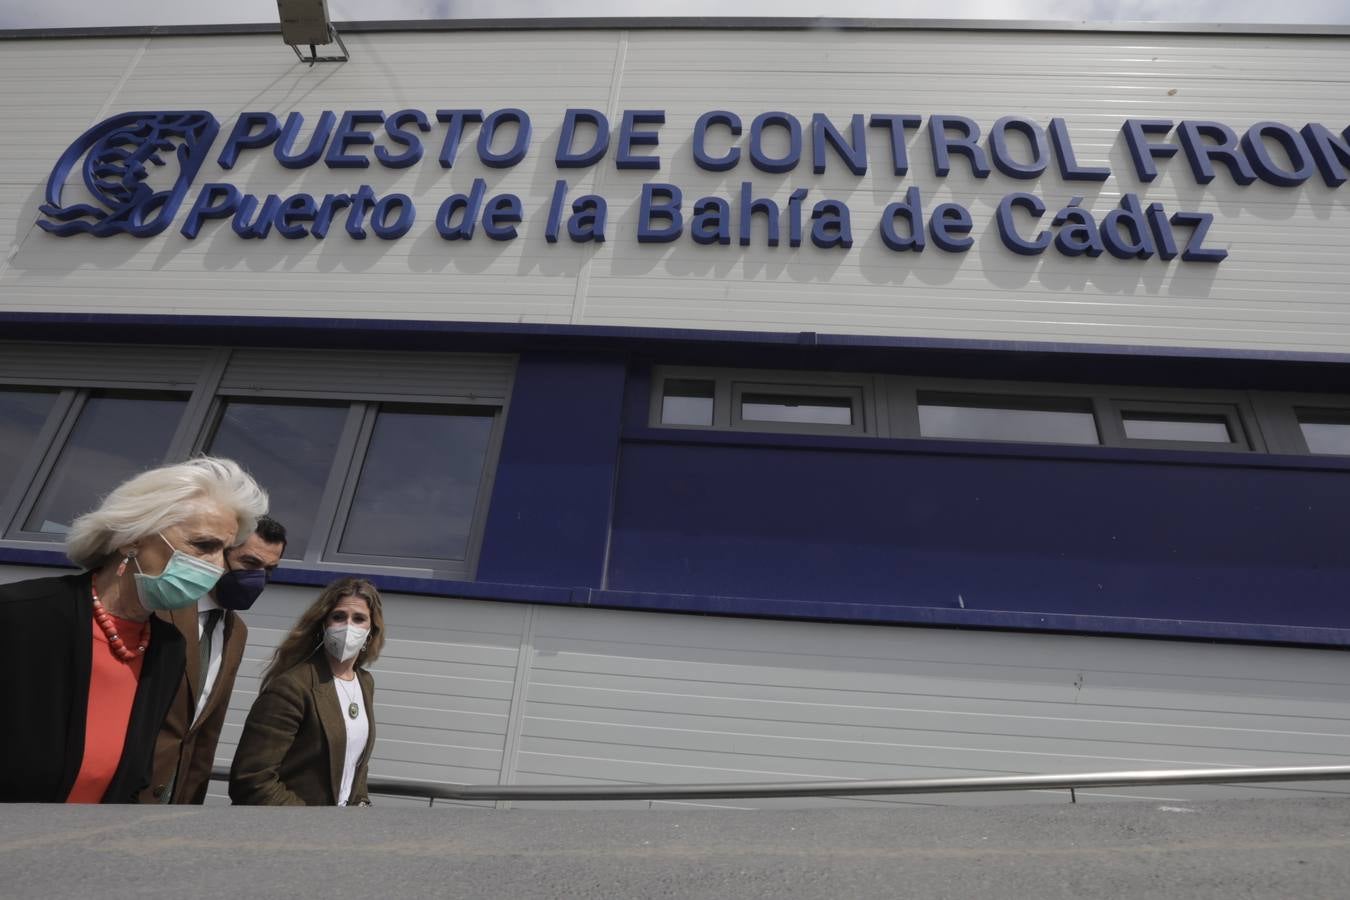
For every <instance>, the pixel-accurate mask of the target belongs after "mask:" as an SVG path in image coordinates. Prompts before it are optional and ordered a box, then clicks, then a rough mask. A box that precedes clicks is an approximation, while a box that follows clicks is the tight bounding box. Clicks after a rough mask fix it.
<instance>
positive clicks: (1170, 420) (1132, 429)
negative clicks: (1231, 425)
mask: <svg viewBox="0 0 1350 900" xmlns="http://www.w3.org/2000/svg"><path fill="white" fill-rule="evenodd" d="M1121 418H1122V419H1123V421H1124V423H1125V436H1126V437H1127V438H1129V439H1130V440H1132V441H1187V442H1189V441H1194V442H1197V443H1206V444H1231V443H1232V442H1233V434H1232V432H1230V431H1229V430H1228V420H1227V419H1225V418H1224V417H1223V416H1186V415H1177V414H1172V415H1169V414H1166V413H1158V414H1152V415H1151V414H1148V413H1138V412H1131V413H1125V414H1124V415H1123V416H1122V417H1121Z"/></svg>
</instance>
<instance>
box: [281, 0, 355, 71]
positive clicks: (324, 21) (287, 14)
mask: <svg viewBox="0 0 1350 900" xmlns="http://www.w3.org/2000/svg"><path fill="white" fill-rule="evenodd" d="M277 13H278V15H280V17H281V39H282V40H283V41H285V42H286V43H287V44H289V45H290V48H291V49H292V50H294V51H295V55H296V56H297V57H299V58H300V61H301V62H307V63H309V64H310V65H311V66H312V65H314V64H315V63H316V62H346V61H347V58H348V57H347V45H346V44H344V43H342V37H341V36H340V35H339V34H338V33H337V29H336V28H334V27H333V23H332V21H331V20H330V19H329V18H328V0H277ZM332 43H336V44H337V45H338V48H339V49H340V50H341V51H342V55H341V56H337V55H328V56H320V55H319V52H318V48H319V47H323V46H327V45H329V44H332ZM301 46H307V47H309V54H308V55H306V54H305V53H303V52H301V50H300V47H301Z"/></svg>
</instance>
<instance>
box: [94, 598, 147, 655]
mask: <svg viewBox="0 0 1350 900" xmlns="http://www.w3.org/2000/svg"><path fill="white" fill-rule="evenodd" d="M89 590H90V592H91V593H93V595H94V621H95V622H97V623H98V627H99V628H102V629H103V633H104V634H105V635H107V637H108V646H109V647H110V648H111V649H112V652H113V656H115V657H117V658H118V659H120V660H121V661H122V662H125V663H129V662H132V661H133V660H135V659H136V657H138V656H143V655H145V648H146V647H148V646H150V623H149V622H146V623H145V627H144V628H143V629H142V630H141V634H140V646H138V647H137V648H136V649H135V650H131V649H129V648H128V647H127V645H126V643H125V642H123V640H122V636H121V635H120V634H118V633H117V626H116V625H114V624H113V618H112V616H111V615H110V614H109V613H108V611H107V610H106V609H104V608H103V604H102V603H101V602H100V601H99V599H98V588H96V587H94V586H93V585H92V584H91V585H89Z"/></svg>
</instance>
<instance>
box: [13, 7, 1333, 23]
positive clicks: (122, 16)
mask: <svg viewBox="0 0 1350 900" xmlns="http://www.w3.org/2000/svg"><path fill="white" fill-rule="evenodd" d="M328 8H329V12H330V15H331V18H332V19H333V21H334V22H337V23H339V24H340V23H341V22H342V21H344V20H347V21H353V20H358V21H372V20H385V19H407V20H418V19H458V18H463V19H493V18H558V17H564V18H566V17H581V18H591V17H600V18H605V17H624V18H632V17H639V16H677V17H678V16H691V17H705V16H772V17H778V18H789V17H800V16H808V17H809V16H821V15H828V16H831V17H843V18H867V19H987V20H988V19H992V20H1004V21H1007V20H1012V21H1019V20H1035V21H1059V22H1080V23H1081V22H1117V23H1119V22H1170V23H1188V24H1197V23H1198V24H1217V23H1222V24H1241V23H1247V24H1280V25H1350V2H1347V0H1280V2H1272V0H1114V2H1112V0H911V2H899V0H890V2H883V0H828V2H826V0H328ZM276 21H277V4H276V0H229V2H226V3H222V2H220V0H115V2H112V3H92V2H90V0H0V28H69V27H94V26H115V25H202V24H226V23H252V22H267V23H271V22H276Z"/></svg>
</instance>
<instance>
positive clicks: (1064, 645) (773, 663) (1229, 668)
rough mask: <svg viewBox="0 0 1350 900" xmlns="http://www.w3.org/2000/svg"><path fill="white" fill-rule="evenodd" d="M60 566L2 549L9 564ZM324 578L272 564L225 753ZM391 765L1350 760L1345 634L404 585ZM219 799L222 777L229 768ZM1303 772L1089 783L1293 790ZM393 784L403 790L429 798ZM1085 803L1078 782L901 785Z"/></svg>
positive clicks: (705, 777) (394, 625)
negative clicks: (1016, 626) (1161, 629)
mask: <svg viewBox="0 0 1350 900" xmlns="http://www.w3.org/2000/svg"><path fill="white" fill-rule="evenodd" d="M50 573H51V570H34V569H29V570H24V569H20V568H15V567H9V568H4V569H0V581H11V580H17V579H18V578H21V577H33V576H37V575H45V574H50ZM314 596H315V592H313V591H310V590H304V589H299V588H293V587H284V586H273V587H271V588H269V589H268V591H267V593H266V594H265V595H264V597H263V599H262V600H261V601H260V602H259V604H258V607H257V608H256V609H255V610H254V611H252V612H250V613H249V614H248V622H249V626H250V636H251V642H250V645H249V649H248V652H247V654H246V660H247V661H246V662H245V665H244V669H243V671H242V672H241V675H240V678H239V681H238V683H237V685H236V690H235V695H234V699H233V702H232V704H231V706H232V709H231V713H230V717H229V722H228V724H227V726H226V729H225V732H224V736H223V738H222V744H221V747H220V752H219V761H220V762H221V763H222V764H228V762H229V760H230V758H231V756H232V753H233V748H234V744H235V742H236V741H237V740H238V734H239V729H240V727H241V726H242V723H243V719H244V716H245V715H246V713H247V710H248V707H249V705H250V703H251V702H252V700H253V697H254V694H255V692H256V689H257V675H258V673H259V672H260V671H261V668H262V666H263V664H264V663H265V660H266V658H267V657H268V656H269V655H270V651H271V648H272V647H273V646H274V645H275V643H276V642H277V641H278V640H279V639H280V637H281V635H282V633H283V632H284V630H285V629H286V628H288V627H289V626H290V624H291V623H292V622H293V621H294V620H295V618H296V617H297V616H298V615H299V613H300V611H301V610H302V609H303V607H304V606H305V605H306V604H307V603H308V602H309V601H310V600H311V599H312V598H313V597H314ZM386 602H387V606H386V610H387V612H386V616H387V624H388V627H389V637H390V640H389V643H388V645H387V647H386V650H385V653H384V656H383V657H382V658H381V659H380V661H379V663H378V664H377V666H376V668H375V673H376V683H377V691H378V693H377V700H376V702H377V708H376V709H377V711H376V716H377V723H378V735H379V737H378V745H377V747H376V752H375V760H374V762H373V763H372V767H371V768H372V772H373V773H375V774H378V775H385V776H397V777H407V778H420V779H428V780H435V781H450V782H461V783H472V784H495V783H510V784H515V783H519V784H531V783H533V784H543V783H548V784H556V783H565V784H583V783H590V784H603V783H661V782H667V783H669V782H730V781H780V780H781V781H793V780H818V779H831V778H840V779H858V778H910V777H914V778H922V777H941V776H955V775H977V774H1004V773H1067V772H1091V771H1104V770H1121V769H1128V770H1134V769H1157V768H1185V767H1212V766H1281V765H1330V764H1336V765H1346V764H1350V669H1347V667H1346V665H1345V660H1346V656H1345V654H1344V653H1343V652H1340V651H1331V650H1308V649H1294V648H1279V647H1260V646H1236V645H1219V644H1203V643H1193V642H1177V641H1152V640H1129V639H1116V638H1092V637H1081V636H1063V635H1038V634H1013V633H998V632H976V631H960V630H955V629H919V628H901V627H883V626H863V625H834V624H820V623H805V622H777V621H756V620H748V619H728V618H717V617H707V616H675V615H665V614H657V613H643V612H620V611H611V610H599V609H574V608H559V607H545V606H529V605H524V604H511V603H486V602H474V601H464V600H454V599H446V598H433V597H410V596H398V595H389V596H388V597H387V598H386ZM218 788H219V790H218V792H217V793H218V794H219V795H220V796H222V797H223V793H224V791H223V789H224V786H223V785H219V786H218ZM1316 790H1331V791H1336V792H1339V793H1350V786H1346V785H1344V784H1341V785H1339V786H1338V785H1318V784H1295V785H1280V786H1266V787H1258V786H1253V787H1231V788H1230V787H1192V788H1149V789H1138V790H1103V791H1092V792H1086V791H1085V792H1079V798H1078V799H1079V801H1080V802H1084V801H1088V800H1100V799H1106V798H1112V797H1122V796H1133V797H1149V798H1158V799H1172V800H1184V799H1187V798H1194V797H1200V796H1205V797H1217V796H1226V797H1234V796H1237V797H1242V796H1273V795H1276V794H1282V795H1285V796H1293V795H1297V794H1298V793H1300V792H1307V791H1316ZM382 802H385V803H389V804H392V803H397V802H409V803H413V802H415V801H396V800H392V799H387V800H384V801H382ZM879 802H902V803H960V804H987V803H1025V802H1048V803H1063V802H1067V796H1066V795H1065V794H1064V792H1018V793H1015V794H984V795H966V794H948V795H940V796H939V795H933V796H926V797H911V798H906V799H904V800H897V801H887V800H878V799H871V800H856V801H850V800H814V801H805V802H803V801H768V802H758V803H754V802H739V801H717V802H716V804H714V805H719V806H741V807H743V806H751V805H755V806H765V805H769V803H772V804H773V805H798V806H800V805H826V804H835V805H837V804H847V803H879Z"/></svg>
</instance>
